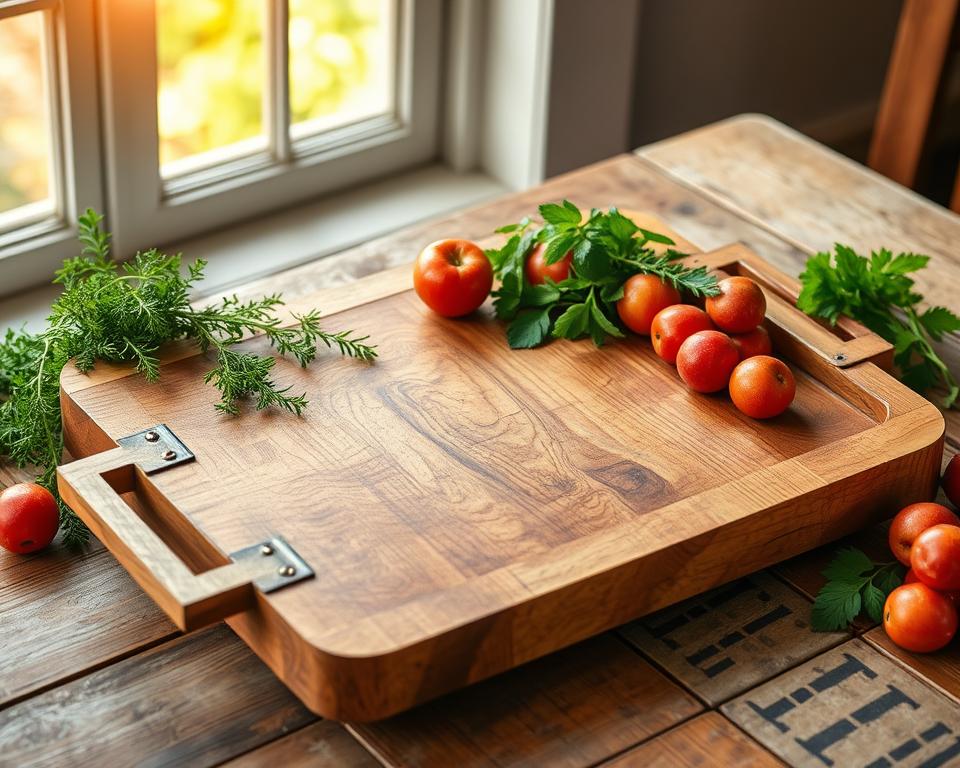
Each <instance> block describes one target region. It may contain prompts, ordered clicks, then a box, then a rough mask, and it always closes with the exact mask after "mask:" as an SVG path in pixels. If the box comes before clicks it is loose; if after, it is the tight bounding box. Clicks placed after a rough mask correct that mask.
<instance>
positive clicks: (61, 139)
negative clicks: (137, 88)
mask: <svg viewBox="0 0 960 768" xmlns="http://www.w3.org/2000/svg"><path fill="white" fill-rule="evenodd" d="M93 56H94V52H93V27H92V0H71V2H70V3H69V4H63V5H61V3H59V2H56V1H55V0H6V2H0V256H2V258H0V294H3V293H8V292H12V291H14V290H18V289H19V288H22V287H24V286H27V285H31V284H33V283H36V282H39V281H40V280H42V279H43V278H44V277H45V276H46V277H49V275H50V273H51V271H52V270H53V269H54V268H55V266H56V265H57V264H59V262H60V261H61V260H62V259H63V258H65V257H66V256H68V255H70V254H72V253H75V252H76V241H75V234H76V233H75V230H74V227H73V224H72V222H73V221H74V220H75V219H76V213H77V211H78V210H79V209H82V208H83V207H86V206H88V205H91V206H96V207H102V205H103V198H102V195H101V184H100V178H101V176H100V154H99V152H100V145H99V136H98V124H97V92H96V83H95V74H94V73H95V71H96V69H95V65H94V60H93ZM70 105H73V107H72V109H71V108H70ZM67 116H69V117H67Z"/></svg>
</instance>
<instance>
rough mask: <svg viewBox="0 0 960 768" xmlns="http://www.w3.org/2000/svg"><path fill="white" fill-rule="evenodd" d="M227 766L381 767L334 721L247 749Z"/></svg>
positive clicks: (286, 767)
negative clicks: (249, 750)
mask: <svg viewBox="0 0 960 768" xmlns="http://www.w3.org/2000/svg"><path fill="white" fill-rule="evenodd" d="M223 766H224V768H258V767H259V766H263V768H346V767H347V766H349V768H378V766H380V762H379V761H378V760H376V759H375V758H374V757H373V755H371V754H370V753H369V752H367V750H365V749H364V748H363V747H362V746H361V745H360V743H359V742H358V741H357V740H356V739H355V738H354V737H353V736H351V735H350V734H349V733H348V732H347V730H346V729H345V728H344V727H343V726H342V725H340V724H339V723H335V722H333V721H331V720H321V721H320V722H317V723H314V724H313V725H308V726H307V727H306V728H301V729H300V730H299V731H294V732H293V733H291V734H290V735H289V736H284V737H282V738H280V739H277V740H276V741H271V742H270V743H269V744H266V745H264V746H262V747H259V748H258V749H255V750H253V751H252V752H247V753H246V754H245V755H241V756H240V757H237V758H235V759H233V760H231V761H229V762H227V763H224V764H223Z"/></svg>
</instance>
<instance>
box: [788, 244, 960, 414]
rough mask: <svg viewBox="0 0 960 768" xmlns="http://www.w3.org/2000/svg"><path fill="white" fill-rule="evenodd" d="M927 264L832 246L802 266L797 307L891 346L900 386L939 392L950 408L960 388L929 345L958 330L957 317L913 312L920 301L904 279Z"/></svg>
mask: <svg viewBox="0 0 960 768" xmlns="http://www.w3.org/2000/svg"><path fill="white" fill-rule="evenodd" d="M929 261H930V257H929V256H923V255H921V254H916V253H899V254H897V255H896V256H894V255H893V253H892V252H891V251H889V250H887V249H886V248H882V249H880V250H879V251H874V252H873V253H871V254H870V257H869V258H867V257H864V256H861V255H859V254H857V253H856V252H855V251H854V250H853V249H852V248H850V247H849V246H845V245H841V244H839V243H837V244H836V246H835V247H834V251H833V253H832V254H831V253H828V252H821V253H818V254H816V255H815V256H813V257H811V258H810V259H809V260H808V261H807V264H806V267H805V269H804V271H803V273H802V274H801V275H800V281H801V283H802V285H803V288H802V290H801V291H800V296H799V298H798V299H797V306H798V307H799V308H800V309H801V310H802V311H803V312H806V313H807V314H808V315H811V316H813V317H820V318H824V319H825V320H827V321H828V322H830V323H831V324H832V323H836V322H837V318H838V317H839V316H840V315H848V316H850V317H852V318H854V319H856V320H859V321H860V322H861V323H863V324H864V325H865V326H867V328H869V329H870V330H871V331H873V332H874V333H876V334H878V335H879V336H882V337H883V338H884V339H886V340H887V341H889V342H890V343H891V344H893V346H894V362H895V363H896V365H897V367H898V368H899V369H900V378H901V380H902V381H903V383H904V384H906V385H907V386H908V387H910V388H911V389H914V390H916V391H917V392H919V393H920V394H925V393H926V392H928V391H929V390H930V389H933V388H934V387H936V386H941V387H943V388H945V389H946V391H947V395H946V397H945V398H944V399H943V407H944V408H951V407H953V406H954V405H955V404H956V403H957V401H958V398H960V385H958V383H957V379H956V377H955V376H954V375H953V373H952V372H951V371H950V369H949V368H948V367H947V364H946V363H945V362H944V361H943V359H942V358H941V357H940V356H939V355H938V354H937V352H936V350H934V348H933V345H932V343H931V342H933V341H942V340H943V338H944V336H946V335H947V334H950V333H956V332H958V331H960V316H958V315H956V314H954V313H953V312H951V311H950V310H949V309H947V308H946V307H930V308H928V309H927V310H925V311H923V312H922V313H921V312H919V311H918V305H919V304H920V302H921V301H922V300H923V297H922V296H921V295H920V294H919V293H917V292H916V291H914V290H913V286H914V283H913V279H912V278H911V277H908V275H910V274H911V273H913V272H916V271H917V270H919V269H923V268H924V267H926V266H927V263H928V262H929Z"/></svg>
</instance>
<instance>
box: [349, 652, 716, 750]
mask: <svg viewBox="0 0 960 768" xmlns="http://www.w3.org/2000/svg"><path fill="white" fill-rule="evenodd" d="M700 710H701V706H700V705H699V704H697V702H696V700H695V699H694V698H693V697H692V696H691V695H690V694H688V693H686V692H684V691H683V690H682V689H680V688H679V687H678V686H677V685H675V684H673V683H671V682H670V681H669V680H667V678H666V677H664V676H663V675H662V674H660V673H659V672H657V671H656V670H655V669H654V668H653V667H652V666H650V664H649V663H647V662H646V661H644V660H643V659H642V658H641V657H640V656H639V655H638V654H637V653H635V652H634V651H632V650H631V649H630V648H628V647H627V645H626V644H625V643H624V642H623V641H621V640H619V639H618V638H616V637H615V636H613V635H610V634H607V635H601V636H600V637H598V638H595V639H593V640H589V641H587V642H585V643H582V644H580V645H577V646H574V647H573V648H569V649H567V650H565V651H561V652H559V653H556V654H553V655H552V656H548V657H546V658H544V659H540V660H539V661H535V662H533V663H531V664H528V665H526V666H524V667H520V668H519V669H515V670H513V671H512V672H508V673H506V674H504V675H501V676H499V677H496V678H493V679H491V680H488V681H486V682H484V683H480V684H479V685H477V686H474V687H473V688H470V689H467V690H465V691H460V692H458V693H454V694H450V695H448V696H446V697H444V698H442V699H439V700H437V701H436V702H433V703H431V704H427V705H425V706H423V707H420V708H418V709H414V710H411V711H410V712H407V713H404V714H402V715H398V716H396V717H394V718H391V719H390V720H385V721H383V722H379V723H368V724H365V725H357V726H352V730H353V731H354V733H356V734H357V736H358V737H359V738H360V739H361V740H362V741H363V742H364V743H365V744H367V745H369V747H370V748H372V749H373V750H374V751H375V753H376V754H378V755H379V756H380V757H381V758H382V759H384V760H385V761H386V762H387V763H388V764H389V765H392V766H405V767H406V768H413V767H415V766H424V767H427V766H482V765H496V766H499V767H500V768H506V767H507V766H511V767H516V766H544V765H549V766H552V767H555V768H566V767H569V766H587V765H592V764H594V763H596V762H599V761H601V760H604V759H606V758H608V757H610V756H611V755H614V754H616V753H617V752H620V751H622V750H625V749H627V748H629V747H630V746H632V745H634V744H637V743H639V742H640V741H642V740H643V739H646V738H649V737H650V736H652V735H654V734H656V733H659V732H660V731H663V730H665V729H667V728H669V727H670V726H672V725H676V724H677V723H678V722H680V721H681V720H684V719H686V718H688V717H690V716H692V715H694V714H696V713H697V712H698V711H700Z"/></svg>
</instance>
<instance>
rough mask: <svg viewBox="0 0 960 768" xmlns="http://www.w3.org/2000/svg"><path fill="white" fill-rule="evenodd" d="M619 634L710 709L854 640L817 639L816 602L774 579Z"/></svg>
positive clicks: (738, 587) (840, 636)
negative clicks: (813, 626)
mask: <svg viewBox="0 0 960 768" xmlns="http://www.w3.org/2000/svg"><path fill="white" fill-rule="evenodd" d="M620 633H621V634H622V635H623V636H624V637H626V638H627V639H628V640H629V641H630V642H631V643H633V644H634V645H636V646H637V648H639V649H640V650H641V651H643V653H644V654H645V655H647V656H649V657H650V658H652V659H653V660H654V661H656V662H657V663H658V664H659V665H660V666H661V667H663V668H664V669H666V670H667V672H669V673H670V674H671V675H673V677H675V678H676V679H678V680H680V682H682V683H683V684H684V685H685V686H686V687H687V688H689V689H690V690H692V691H693V692H694V693H696V694H697V695H698V696H699V697H700V698H702V699H704V700H705V701H706V702H707V703H708V704H710V705H711V706H716V705H718V704H720V703H721V702H723V701H726V700H727V699H729V698H731V697H732V696H735V695H737V694H738V693H743V692H744V691H745V690H747V689H748V688H752V687H753V686H755V685H756V684H757V683H760V682H763V681H764V680H767V679H769V678H771V677H773V676H775V675H777V674H779V673H780V672H783V670H785V669H789V668H790V667H792V666H795V665H796V664H798V663H800V662H801V661H805V660H806V659H809V658H811V657H812V656H816V655H817V654H818V653H820V652H821V651H824V650H826V649H827V648H830V647H831V646H834V645H837V644H838V643H841V642H843V641H844V640H845V639H848V638H849V633H847V632H822V633H814V632H811V631H810V602H809V601H808V600H806V599H804V598H803V597H801V596H800V595H799V594H797V593H796V592H794V591H793V590H792V589H790V587H788V586H787V585H786V584H783V583H782V582H780V581H778V580H777V579H775V578H774V577H773V576H770V575H769V574H767V573H756V574H753V575H752V576H748V577H746V578H744V579H738V580H737V581H735V582H732V583H730V584H726V585H724V586H722V587H718V588H717V589H715V590H712V591H710V592H707V593H706V594H703V595H699V596H697V597H695V598H691V599H690V600H685V601H684V602H682V603H678V604H677V605H674V606H671V607H670V608H667V609H666V610H663V611H659V612H657V613H655V614H653V615H651V616H647V617H645V618H643V619H640V620H639V621H636V622H634V623H632V624H629V625H627V626H626V627H624V628H623V629H621V630H620Z"/></svg>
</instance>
